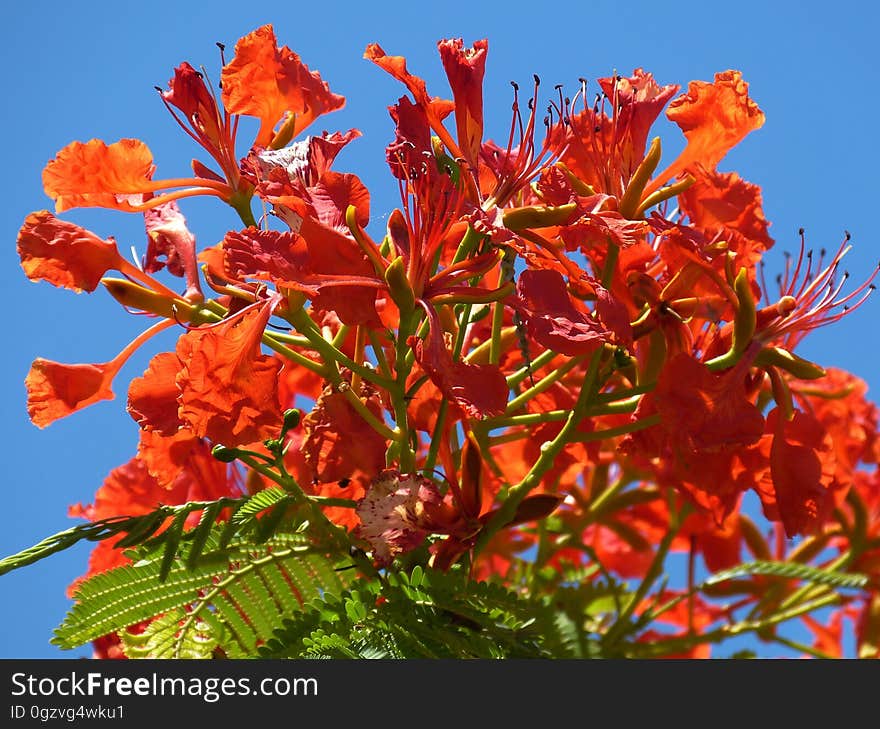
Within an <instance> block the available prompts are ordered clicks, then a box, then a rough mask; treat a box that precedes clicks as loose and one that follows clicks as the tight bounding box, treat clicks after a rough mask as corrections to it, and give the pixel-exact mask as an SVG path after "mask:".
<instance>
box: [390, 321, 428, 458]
mask: <svg viewBox="0 0 880 729" xmlns="http://www.w3.org/2000/svg"><path fill="white" fill-rule="evenodd" d="M414 318H415V314H410V315H409V316H403V317H401V319H400V326H399V327H398V329H397V343H396V351H395V357H394V361H395V362H396V363H397V365H396V366H397V379H396V381H395V383H394V385H393V387H391V388H389V389H388V394H389V395H390V397H391V405H392V409H393V410H394V420H395V421H396V422H397V432H398V433H399V436H398V440H397V443H396V444H395V445H396V447H397V449H398V464H399V468H400V471H401V472H402V473H414V472H415V468H416V456H415V453H414V452H413V449H412V447H411V444H410V431H409V420H408V417H407V411H406V404H407V403H406V380H407V377H409V373H410V368H411V366H412V365H411V364H410V365H408V364H407V362H408V356H409V355H412V356H413V361H415V354H414V352H413V348H411V347H409V345H407V343H406V340H407V339H408V335H409V332H410V331H411V329H412V326H413V320H414ZM426 324H428V320H427V319H425V321H424V322H423V325H426Z"/></svg>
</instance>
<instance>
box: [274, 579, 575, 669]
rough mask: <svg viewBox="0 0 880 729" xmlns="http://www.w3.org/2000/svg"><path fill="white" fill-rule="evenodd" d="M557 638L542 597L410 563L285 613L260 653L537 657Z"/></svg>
mask: <svg viewBox="0 0 880 729" xmlns="http://www.w3.org/2000/svg"><path fill="white" fill-rule="evenodd" d="M557 645H558V641H557V640H556V636H555V635H554V622H553V612H552V609H551V607H550V604H549V602H548V601H547V600H546V599H533V598H528V597H524V596H520V595H518V594H517V593H516V592H513V591H511V590H509V589H507V588H505V587H503V586H501V585H499V584H493V583H487V582H476V581H474V580H469V579H468V577H467V574H466V572H465V571H464V570H462V569H454V570H452V571H450V572H449V573H446V574H444V573H442V572H438V571H435V570H428V571H424V570H422V568H421V567H416V568H415V569H414V570H413V571H412V573H411V575H410V576H407V575H406V574H405V573H388V574H386V575H385V576H384V578H383V579H382V580H372V581H366V580H359V581H357V582H356V583H354V584H353V585H352V586H351V587H350V588H349V589H348V590H346V591H345V592H343V593H341V594H338V595H336V594H333V595H331V594H325V595H324V597H323V599H320V600H315V601H312V602H310V603H309V604H307V605H305V606H304V608H303V610H302V611H301V612H299V613H297V614H295V615H294V616H292V617H290V618H287V619H285V621H284V625H283V627H282V628H281V629H279V630H277V631H276V632H275V636H274V637H273V639H272V640H270V641H269V643H268V644H267V645H266V646H265V647H264V648H262V649H261V650H260V657H263V658H282V657H286V658H541V657H551V656H552V655H553V654H554V652H555V648H556V647H557Z"/></svg>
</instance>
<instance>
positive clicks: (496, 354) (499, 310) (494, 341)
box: [489, 301, 504, 365]
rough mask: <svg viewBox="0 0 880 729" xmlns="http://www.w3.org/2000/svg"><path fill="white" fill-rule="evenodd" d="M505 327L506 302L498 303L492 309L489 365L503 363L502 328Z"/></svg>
mask: <svg viewBox="0 0 880 729" xmlns="http://www.w3.org/2000/svg"><path fill="white" fill-rule="evenodd" d="M503 325H504V302H503V301H496V302H495V305H494V306H493V307H492V335H491V338H490V339H489V364H493V365H497V364H498V363H499V362H500V361H501V327H502V326H503Z"/></svg>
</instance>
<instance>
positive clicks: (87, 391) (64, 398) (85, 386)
mask: <svg viewBox="0 0 880 729" xmlns="http://www.w3.org/2000/svg"><path fill="white" fill-rule="evenodd" d="M115 374H116V367H115V366H112V365H111V364H110V363H101V364H62V363H60V362H53V361H51V360H48V359H42V358H38V359H35V360H34V363H33V364H32V365H31V369H30V372H28V375H27V377H26V378H25V386H26V387H27V393H28V398H27V410H28V415H30V418H31V422H32V423H33V424H34V425H36V426H38V427H40V428H45V427H46V426H47V425H49V424H50V423H54V422H55V421H56V420H59V419H60V418H63V417H66V416H68V415H70V414H71V413H74V412H76V411H77V410H82V409H83V408H85V407H88V406H89V405H93V404H94V403H96V402H100V401H101V400H112V399H113V397H114V395H113V391H112V390H111V389H110V383H111V382H112V380H113V376H114V375H115Z"/></svg>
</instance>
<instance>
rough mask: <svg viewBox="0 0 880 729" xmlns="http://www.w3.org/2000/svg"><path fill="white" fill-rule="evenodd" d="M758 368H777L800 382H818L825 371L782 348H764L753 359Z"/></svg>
mask: <svg viewBox="0 0 880 729" xmlns="http://www.w3.org/2000/svg"><path fill="white" fill-rule="evenodd" d="M755 365H756V366H758V367H778V368H779V369H782V370H785V371H786V372H788V373H789V374H792V375H794V376H795V377H797V378H798V379H801V380H818V379H819V378H820V377H824V376H825V370H824V369H823V368H822V367H820V366H819V365H817V364H815V363H814V362H810V361H809V360H806V359H804V358H803V357H798V356H797V355H796V354H792V353H791V352H789V351H788V350H787V349H783V348H782V347H764V349H762V350H761V351H760V352H758V356H757V357H756V358H755Z"/></svg>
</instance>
